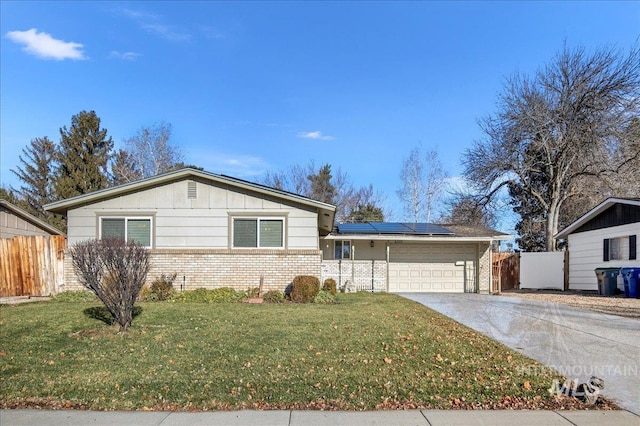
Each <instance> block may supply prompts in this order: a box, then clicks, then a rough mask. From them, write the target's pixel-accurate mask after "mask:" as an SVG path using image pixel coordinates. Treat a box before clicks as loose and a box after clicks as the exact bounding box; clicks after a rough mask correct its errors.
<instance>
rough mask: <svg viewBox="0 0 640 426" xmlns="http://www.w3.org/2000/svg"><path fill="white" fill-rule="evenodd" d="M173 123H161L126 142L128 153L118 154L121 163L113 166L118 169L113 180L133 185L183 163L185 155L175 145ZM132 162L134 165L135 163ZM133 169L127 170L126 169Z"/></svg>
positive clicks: (141, 131) (146, 128)
mask: <svg viewBox="0 0 640 426" xmlns="http://www.w3.org/2000/svg"><path fill="white" fill-rule="evenodd" d="M171 132H172V128H171V124H169V123H165V122H161V123H160V124H155V125H153V126H149V127H142V128H140V129H139V130H138V132H137V133H136V134H135V135H134V136H132V137H130V138H128V139H127V140H125V146H126V148H125V149H124V151H125V152H126V153H127V154H128V156H125V155H124V154H123V153H121V152H118V155H119V157H116V160H119V163H117V164H116V163H112V166H113V165H116V168H115V169H113V168H112V174H113V180H114V181H115V182H120V183H124V182H129V181H130V179H133V180H136V179H140V178H147V177H151V176H156V175H158V174H161V173H165V172H168V171H171V170H174V169H175V167H176V165H177V164H181V163H182V162H183V155H182V152H181V151H180V149H179V148H178V147H177V146H176V145H174V144H172V143H171ZM131 160H133V161H134V163H131ZM127 166H129V167H131V168H130V169H127V168H126V167H127Z"/></svg>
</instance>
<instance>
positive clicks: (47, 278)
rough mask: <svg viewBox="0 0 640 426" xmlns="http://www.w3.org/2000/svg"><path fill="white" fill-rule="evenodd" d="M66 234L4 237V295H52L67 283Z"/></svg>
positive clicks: (0, 255) (0, 251) (0, 289)
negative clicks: (65, 270) (65, 266)
mask: <svg viewBox="0 0 640 426" xmlns="http://www.w3.org/2000/svg"><path fill="white" fill-rule="evenodd" d="M66 245H67V240H66V238H65V237H64V236H62V235H54V236H18V237H13V238H2V239H0V296H1V297H6V296H48V295H50V294H54V293H56V292H57V289H59V288H60V285H61V284H62V283H63V282H64V251H65V248H66Z"/></svg>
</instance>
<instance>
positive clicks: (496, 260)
mask: <svg viewBox="0 0 640 426" xmlns="http://www.w3.org/2000/svg"><path fill="white" fill-rule="evenodd" d="M492 260H493V262H492V263H493V293H500V292H501V291H503V290H510V289H514V288H518V286H519V284H520V255H519V254H518V253H493V259H492Z"/></svg>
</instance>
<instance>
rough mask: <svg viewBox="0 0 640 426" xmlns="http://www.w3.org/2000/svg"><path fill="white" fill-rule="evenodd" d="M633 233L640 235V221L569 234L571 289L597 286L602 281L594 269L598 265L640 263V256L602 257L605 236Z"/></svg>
mask: <svg viewBox="0 0 640 426" xmlns="http://www.w3.org/2000/svg"><path fill="white" fill-rule="evenodd" d="M629 235H637V236H639V237H640V223H632V224H629V225H621V226H614V227H611V228H605V229H596V230H594V231H587V232H579V233H575V234H570V235H569V237H568V241H569V288H570V289H571V290H597V289H598V281H597V279H596V274H595V272H594V271H595V269H596V268H600V267H606V268H619V267H624V266H633V267H640V259H636V260H612V261H608V262H605V261H603V260H602V244H603V240H604V239H605V238H616V237H626V236H629Z"/></svg>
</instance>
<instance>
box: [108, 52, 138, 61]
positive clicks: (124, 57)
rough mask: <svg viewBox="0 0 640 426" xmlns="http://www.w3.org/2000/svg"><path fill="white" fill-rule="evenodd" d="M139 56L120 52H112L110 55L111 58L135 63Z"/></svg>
mask: <svg viewBox="0 0 640 426" xmlns="http://www.w3.org/2000/svg"><path fill="white" fill-rule="evenodd" d="M138 56H140V54H139V53H136V52H119V51H117V50H112V51H111V53H109V57H110V58H115V59H122V60H125V61H135V59H136V58H137V57H138Z"/></svg>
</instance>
